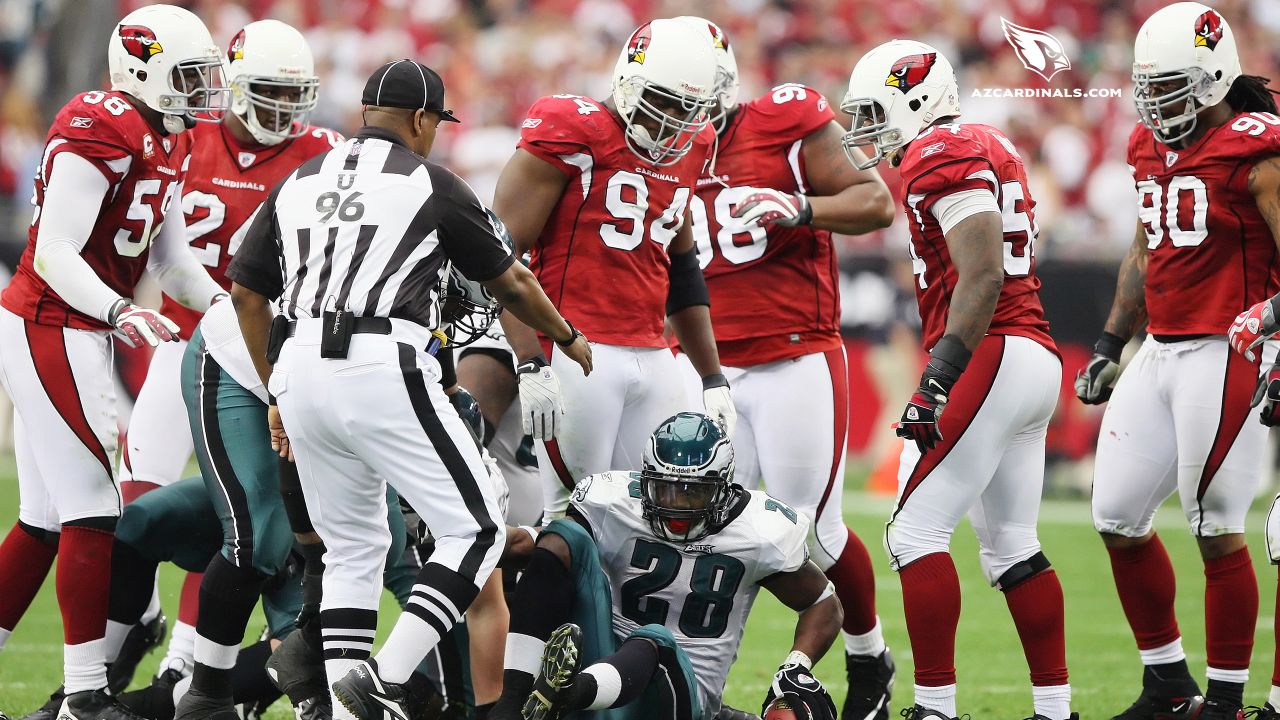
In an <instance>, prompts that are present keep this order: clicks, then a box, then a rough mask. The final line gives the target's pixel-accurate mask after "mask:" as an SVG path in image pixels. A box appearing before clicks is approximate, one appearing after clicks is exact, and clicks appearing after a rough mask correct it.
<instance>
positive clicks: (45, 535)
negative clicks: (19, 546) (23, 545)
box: [18, 520, 62, 548]
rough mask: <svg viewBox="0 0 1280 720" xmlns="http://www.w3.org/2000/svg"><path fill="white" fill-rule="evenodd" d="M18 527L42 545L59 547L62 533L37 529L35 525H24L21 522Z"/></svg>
mask: <svg viewBox="0 0 1280 720" xmlns="http://www.w3.org/2000/svg"><path fill="white" fill-rule="evenodd" d="M18 527H19V528H20V529H21V530H22V532H24V533H26V534H28V535H30V536H31V537H32V538H34V539H35V541H36V542H38V543H40V544H41V545H48V546H49V547H53V548H56V547H58V539H59V538H61V537H62V533H59V532H56V531H54V530H43V529H41V528H38V527H36V526H35V525H28V524H27V523H24V522H22V521H21V520H19V521H18Z"/></svg>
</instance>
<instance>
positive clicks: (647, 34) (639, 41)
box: [627, 23, 653, 65]
mask: <svg viewBox="0 0 1280 720" xmlns="http://www.w3.org/2000/svg"><path fill="white" fill-rule="evenodd" d="M652 39H653V33H652V31H651V30H650V29H649V23H645V24H643V25H641V26H640V27H639V29H637V30H636V31H635V32H634V33H631V39H630V40H629V41H627V62H633V63H638V64H640V65H643V64H644V53H645V51H646V50H648V49H649V41H650V40H652Z"/></svg>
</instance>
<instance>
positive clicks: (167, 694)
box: [120, 668, 186, 718]
mask: <svg viewBox="0 0 1280 720" xmlns="http://www.w3.org/2000/svg"><path fill="white" fill-rule="evenodd" d="M184 677H186V676H185V675H183V674H182V671H181V670H178V669H177V668H169V669H168V670H165V671H164V672H162V673H160V674H159V675H157V676H155V677H153V678H151V684H150V685H148V686H147V687H144V688H139V689H137V690H131V691H129V692H127V693H121V694H120V702H121V703H123V704H124V706H125V707H127V708H129V709H130V710H132V711H133V712H135V713H137V714H139V715H141V716H143V717H148V718H172V717H173V686H174V685H177V684H178V682H179V681H181V680H182V678H184Z"/></svg>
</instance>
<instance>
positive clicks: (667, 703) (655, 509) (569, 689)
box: [490, 412, 841, 720]
mask: <svg viewBox="0 0 1280 720" xmlns="http://www.w3.org/2000/svg"><path fill="white" fill-rule="evenodd" d="M733 467H734V455H733V447H732V445H731V444H730V442H729V436H728V434H727V433H726V432H725V431H724V429H723V428H722V426H721V425H720V424H719V422H718V421H716V420H713V419H711V418H710V417H708V416H706V415H702V414H700V413H693V412H682V413H679V414H678V415H675V416H674V417H671V418H668V419H667V420H665V421H664V422H663V423H662V424H661V425H660V426H659V427H658V429H657V430H656V431H654V432H653V433H652V434H651V436H650V439H649V441H648V443H647V445H646V447H645V450H644V455H643V470H641V471H640V472H618V471H614V472H605V473H601V474H598V475H593V476H590V477H586V478H584V479H583V480H582V481H581V482H579V483H578V485H577V488H576V489H575V490H574V492H573V496H572V498H571V507H570V509H569V514H568V517H566V518H563V519H560V520H556V521H554V522H552V523H551V524H550V525H548V526H547V527H546V528H545V529H544V530H543V531H542V533H541V534H540V535H539V536H538V542H537V546H536V548H535V549H534V550H533V553H532V557H531V558H530V560H529V565H528V567H527V568H526V570H525V572H524V574H523V575H522V576H521V578H520V583H519V585H518V586H517V587H516V601H515V603H514V605H513V607H512V613H511V633H510V634H509V635H508V636H507V662H506V672H505V673H504V677H503V689H502V699H501V700H499V701H498V706H497V707H496V708H494V711H493V713H492V714H491V715H490V717H491V718H495V719H500V720H511V719H513V718H521V717H523V718H525V719H526V720H555V719H556V718H561V717H565V718H591V717H596V718H600V717H610V715H607V714H599V713H592V712H590V711H598V710H605V709H606V708H622V707H624V706H625V707H627V709H628V711H629V712H630V713H631V714H630V715H628V716H629V717H630V716H633V717H643V718H646V719H647V720H648V719H653V720H710V718H714V717H715V716H716V713H717V711H718V710H719V708H720V697H721V694H722V693H723V692H724V682H725V677H726V676H727V675H728V672H729V666H730V664H732V662H733V660H734V658H735V657H736V656H737V650H738V644H739V643H740V642H741V640H742V629H743V626H744V624H745V623H746V620H747V614H748V612H749V611H750V609H751V604H752V602H753V601H754V600H755V594H756V592H757V591H759V589H760V587H762V586H763V587H765V588H766V589H768V590H769V591H770V592H772V593H773V594H774V595H776V596H777V597H778V599H779V600H781V601H782V602H783V603H784V604H785V605H787V606H788V607H790V608H792V609H794V610H795V611H796V612H798V613H799V620H798V621H797V623H796V630H795V640H794V643H793V645H792V650H791V653H790V654H789V655H788V656H787V657H786V660H785V661H784V662H783V664H782V666H781V667H780V668H779V669H778V672H777V674H776V675H775V676H774V679H773V683H772V686H771V688H770V691H769V697H768V698H766V700H765V705H766V706H768V705H769V704H770V702H772V700H773V699H774V698H775V696H785V697H786V698H787V700H788V701H789V702H790V704H791V706H792V708H793V709H795V710H796V711H797V716H798V717H801V718H803V719H804V720H808V719H809V718H814V719H815V720H835V717H836V714H835V703H833V702H832V700H831V697H830V696H829V695H828V694H827V692H826V690H824V689H823V688H822V684H821V683H819V682H818V680H817V679H816V678H814V677H813V675H812V674H811V672H810V668H811V667H812V665H813V663H814V662H817V661H818V659H820V658H821V657H822V655H823V653H825V652H826V650H827V648H828V647H830V646H831V642H832V641H833V640H834V639H835V637H836V634H837V633H838V632H839V630H840V621H841V610H840V602H839V600H838V599H837V598H836V597H835V596H834V589H833V588H832V586H831V582H830V581H828V580H827V578H826V577H825V576H824V575H823V574H822V571H821V570H819V569H818V566H817V565H815V564H813V562H811V561H810V560H809V558H808V554H809V553H808V549H807V541H806V535H807V534H808V530H809V520H808V518H806V517H805V516H804V515H801V514H799V513H797V512H796V511H795V510H792V509H791V508H790V507H789V506H787V505H786V504H784V503H782V502H781V501H779V500H776V499H774V498H772V497H770V496H768V495H766V494H765V493H763V492H760V491H754V490H745V489H743V488H742V486H740V485H736V484H734V482H733ZM540 658H541V659H540ZM802 708H803V709H804V710H806V711H807V712H804V713H803V714H801V709H802Z"/></svg>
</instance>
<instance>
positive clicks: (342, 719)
mask: <svg viewBox="0 0 1280 720" xmlns="http://www.w3.org/2000/svg"><path fill="white" fill-rule="evenodd" d="M361 662H362V661H361V660H350V659H339V660H325V661H324V674H325V675H326V679H325V684H327V685H328V686H329V699H330V700H331V701H333V720H356V716H355V715H352V714H351V712H350V711H348V710H347V708H346V706H344V705H343V704H342V702H341V701H339V700H338V698H337V697H335V696H334V694H333V684H334V683H336V682H338V681H339V680H341V679H342V678H343V677H345V676H346V674H347V673H349V672H351V669H352V668H354V667H355V666H357V665H359V664H360V663H361ZM378 669H379V670H381V669H382V668H378Z"/></svg>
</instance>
